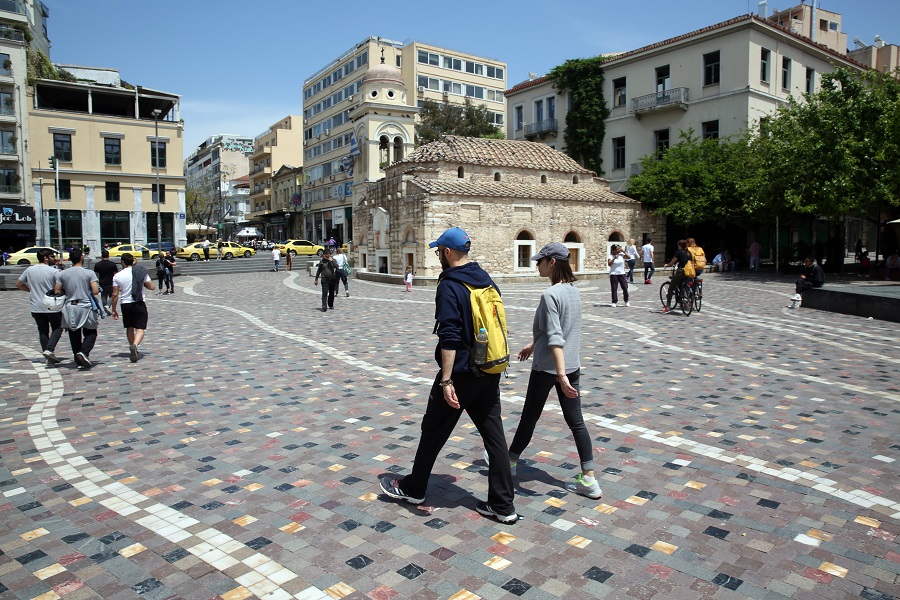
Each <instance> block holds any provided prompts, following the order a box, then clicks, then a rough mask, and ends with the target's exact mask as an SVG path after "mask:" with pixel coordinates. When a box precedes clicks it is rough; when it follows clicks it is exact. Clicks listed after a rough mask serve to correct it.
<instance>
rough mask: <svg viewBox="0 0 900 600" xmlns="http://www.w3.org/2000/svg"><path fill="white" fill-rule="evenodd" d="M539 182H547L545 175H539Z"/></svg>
mask: <svg viewBox="0 0 900 600" xmlns="http://www.w3.org/2000/svg"><path fill="white" fill-rule="evenodd" d="M541 183H547V176H546V175H541Z"/></svg>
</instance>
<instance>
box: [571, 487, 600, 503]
mask: <svg viewBox="0 0 900 600" xmlns="http://www.w3.org/2000/svg"><path fill="white" fill-rule="evenodd" d="M566 490H567V491H569V492H572V493H573V494H578V495H579V496H584V497H585V498H590V499H591V500H599V499H600V498H602V497H603V490H600V493H599V494H597V495H596V496H592V495H590V494H586V493H584V492H582V491H579V490H577V489H575V488H574V487H569V486H566Z"/></svg>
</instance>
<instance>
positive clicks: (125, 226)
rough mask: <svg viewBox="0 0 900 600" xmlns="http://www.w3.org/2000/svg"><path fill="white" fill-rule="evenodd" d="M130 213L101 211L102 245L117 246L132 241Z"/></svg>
mask: <svg viewBox="0 0 900 600" xmlns="http://www.w3.org/2000/svg"><path fill="white" fill-rule="evenodd" d="M130 223H131V219H130V218H129V214H128V211H111V210H103V211H100V245H101V246H102V245H105V244H109V245H110V246H115V245H117V244H124V243H126V242H129V241H131V227H130Z"/></svg>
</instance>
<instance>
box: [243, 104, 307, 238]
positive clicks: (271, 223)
mask: <svg viewBox="0 0 900 600" xmlns="http://www.w3.org/2000/svg"><path fill="white" fill-rule="evenodd" d="M301 123H302V121H301V117H300V116H299V115H287V116H286V117H283V118H281V119H279V120H278V121H277V122H276V123H274V124H273V125H272V126H271V127H269V128H268V129H267V130H266V131H265V132H263V133H261V134H260V135H258V136H256V137H254V138H253V152H252V153H251V154H250V157H249V163H248V166H249V169H250V172H249V177H250V196H249V198H248V201H249V203H250V213H249V215H247V217H246V218H247V221H246V223H243V225H245V226H249V227H256V228H257V229H259V230H260V231H263V232H266V231H272V230H273V229H274V231H276V232H277V231H279V229H278V228H279V227H281V228H282V229H281V230H282V231H283V228H284V226H285V224H286V220H285V211H286V210H287V205H286V204H285V205H280V204H279V203H278V202H277V201H276V199H275V196H274V194H273V193H272V178H273V176H274V174H275V173H277V172H278V170H279V169H280V168H281V167H283V166H284V165H290V166H303V127H302V126H301ZM265 235H266V237H269V236H270V235H271V234H269V233H267V234H265ZM277 237H279V236H277V235H272V236H271V237H270V239H272V238H277Z"/></svg>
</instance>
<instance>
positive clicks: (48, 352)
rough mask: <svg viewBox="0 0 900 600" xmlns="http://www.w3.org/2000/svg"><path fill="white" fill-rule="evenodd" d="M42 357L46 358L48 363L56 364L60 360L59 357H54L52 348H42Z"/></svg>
mask: <svg viewBox="0 0 900 600" xmlns="http://www.w3.org/2000/svg"><path fill="white" fill-rule="evenodd" d="M44 358H46V359H47V364H48V365H58V364H59V363H61V362H62V361H61V360H59V358H57V357H56V355H55V354H53V351H52V350H44Z"/></svg>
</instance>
